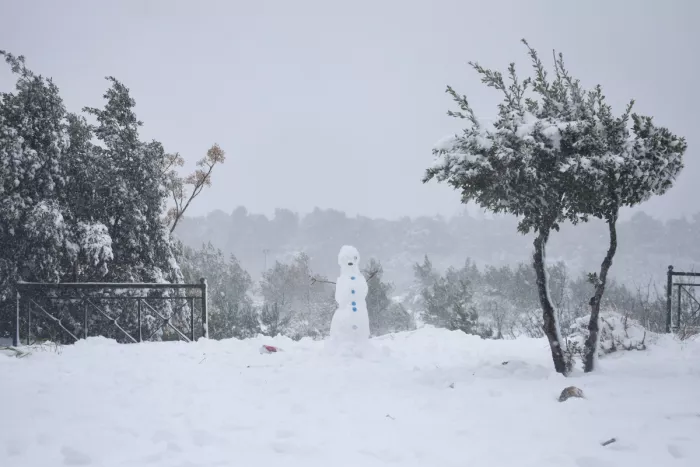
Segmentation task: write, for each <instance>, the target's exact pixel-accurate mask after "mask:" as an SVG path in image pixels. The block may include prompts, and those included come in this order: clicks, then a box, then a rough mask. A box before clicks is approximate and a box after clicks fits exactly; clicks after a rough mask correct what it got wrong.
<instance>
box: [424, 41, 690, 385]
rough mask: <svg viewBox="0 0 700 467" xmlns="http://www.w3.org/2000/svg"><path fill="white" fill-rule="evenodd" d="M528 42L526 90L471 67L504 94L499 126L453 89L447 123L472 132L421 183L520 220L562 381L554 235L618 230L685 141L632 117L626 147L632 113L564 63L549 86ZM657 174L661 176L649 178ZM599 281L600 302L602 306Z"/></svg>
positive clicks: (449, 142) (670, 171) (665, 179)
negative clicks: (583, 228) (587, 86)
mask: <svg viewBox="0 0 700 467" xmlns="http://www.w3.org/2000/svg"><path fill="white" fill-rule="evenodd" d="M523 42H524V43H525V45H526V46H527V47H528V51H529V55H530V58H531V60H532V64H533V69H534V74H535V76H534V77H528V78H526V79H524V80H521V79H520V78H519V77H518V75H517V74H516V71H515V65H514V64H512V63H511V64H510V66H509V68H508V73H507V75H508V76H507V78H504V76H503V74H502V73H501V72H499V71H493V70H489V69H486V68H483V67H482V66H481V65H479V64H478V63H471V62H470V64H471V66H472V67H473V68H474V69H475V70H476V71H477V72H478V73H479V74H480V75H481V78H482V82H483V83H485V84H486V85H487V86H488V87H492V88H495V89H497V90H499V91H500V92H501V93H502V94H503V98H504V100H503V102H502V103H501V104H499V106H498V118H497V119H496V120H495V121H493V122H488V121H485V120H479V119H478V118H477V117H476V115H475V114H474V112H473V110H472V108H471V106H470V105H469V102H468V100H467V98H466V97H465V96H461V95H459V94H458V93H457V92H456V91H454V90H453V89H452V88H451V87H449V86H448V88H447V92H448V93H449V94H450V95H451V96H452V97H453V99H454V101H455V102H456V103H457V105H458V107H459V111H457V112H453V111H449V112H448V114H449V115H450V116H453V117H456V118H460V119H464V120H466V121H467V122H468V127H467V128H466V129H465V130H464V131H463V132H462V134H460V135H455V136H452V137H449V138H446V139H445V140H444V141H442V142H441V143H440V144H439V145H438V146H437V147H436V148H435V149H434V154H435V156H436V159H435V163H434V165H433V166H432V167H430V168H429V169H428V170H427V171H426V175H425V177H424V182H427V181H429V180H431V179H436V180H438V181H440V182H445V183H447V184H449V185H450V186H452V187H453V188H455V189H457V190H460V191H461V192H462V200H463V202H465V203H466V202H469V201H474V202H476V203H477V204H479V205H480V206H482V207H483V208H486V209H488V210H491V211H493V212H495V213H502V212H504V213H509V214H513V215H515V216H518V217H519V224H518V230H519V231H520V232H521V233H529V232H534V234H535V239H534V255H533V265H534V269H535V273H536V276H537V290H538V295H539V300H540V304H541V306H542V314H543V322H544V332H545V334H546V336H547V338H548V339H549V343H550V349H551V352H552V359H553V361H554V367H555V369H556V371H558V372H560V373H566V371H567V370H566V365H565V361H564V355H563V351H562V345H561V336H560V330H559V326H558V323H557V316H556V312H555V309H554V305H553V303H552V300H551V297H550V294H549V288H548V278H547V274H546V263H545V261H546V259H545V258H546V255H545V251H546V244H547V241H548V239H549V236H550V234H551V232H552V231H556V230H559V226H560V224H561V223H562V222H566V221H569V222H572V223H574V224H575V223H578V222H580V221H586V220H587V219H588V218H589V217H592V216H595V217H601V218H604V219H606V220H608V219H610V220H613V219H614V220H613V222H612V224H614V221H615V220H616V219H617V210H618V209H619V207H620V206H624V205H633V204H636V203H638V202H640V201H642V200H644V199H646V198H648V196H650V195H651V194H652V193H661V192H663V191H665V190H666V189H668V187H669V186H670V184H671V183H672V180H673V178H674V177H675V175H676V174H677V172H678V170H680V167H681V166H682V164H681V163H680V156H681V155H682V153H683V151H684V150H685V141H684V140H683V139H681V138H677V137H675V136H674V135H672V134H670V133H669V132H668V130H665V129H660V128H656V127H654V126H653V125H652V124H651V119H650V118H648V117H638V116H633V120H634V122H635V124H634V127H633V134H634V136H633V137H630V136H629V134H628V131H629V130H628V125H627V123H628V118H629V115H630V111H631V105H630V106H629V107H628V108H627V110H626V111H625V113H624V114H623V115H622V116H621V117H613V116H612V114H611V111H610V107H609V106H608V105H607V104H605V103H604V100H603V96H602V92H601V89H600V87H596V88H595V89H594V90H593V91H585V90H583V89H582V88H581V86H580V83H579V81H578V80H575V79H573V78H572V77H571V76H570V75H569V74H568V72H567V70H566V69H565V67H564V63H563V59H562V56H561V55H559V58H558V59H557V60H556V63H555V73H554V76H553V77H552V78H551V79H549V78H548V75H547V72H546V71H545V69H544V66H543V65H542V63H541V61H540V59H539V57H538V55H537V53H536V51H535V50H534V49H532V48H531V47H530V46H529V45H528V44H527V42H525V41H524V40H523ZM642 156H643V157H642ZM654 169H656V171H657V173H652V171H653V170H654ZM658 172H661V174H659V173H658ZM659 176H660V177H661V178H660V179H659V178H656V177H659ZM654 178H656V179H655V180H654ZM612 233H613V231H611V234H612ZM612 240H613V238H612V237H611V243H614V242H612ZM612 254H614V249H612ZM612 254H611V253H610V252H609V253H608V255H607V256H606V260H605V261H604V264H603V267H602V268H601V271H602V270H603V269H604V270H605V273H607V270H608V269H609V266H610V263H611V261H612ZM608 258H609V259H608ZM602 279H603V280H602V281H600V282H599V283H597V284H598V285H597V286H596V287H597V289H596V296H595V297H597V296H599V295H600V296H602V292H603V288H604V279H605V278H604V277H603V278H602ZM598 280H600V278H598ZM601 283H603V285H602V286H601V285H600V284H601ZM595 297H594V300H598V299H596V298H595ZM593 306H594V304H593V300H592V307H593ZM593 319H597V317H592V320H593ZM592 328H593V329H592V332H591V334H592V335H594V334H595V329H594V326H593V327H592Z"/></svg>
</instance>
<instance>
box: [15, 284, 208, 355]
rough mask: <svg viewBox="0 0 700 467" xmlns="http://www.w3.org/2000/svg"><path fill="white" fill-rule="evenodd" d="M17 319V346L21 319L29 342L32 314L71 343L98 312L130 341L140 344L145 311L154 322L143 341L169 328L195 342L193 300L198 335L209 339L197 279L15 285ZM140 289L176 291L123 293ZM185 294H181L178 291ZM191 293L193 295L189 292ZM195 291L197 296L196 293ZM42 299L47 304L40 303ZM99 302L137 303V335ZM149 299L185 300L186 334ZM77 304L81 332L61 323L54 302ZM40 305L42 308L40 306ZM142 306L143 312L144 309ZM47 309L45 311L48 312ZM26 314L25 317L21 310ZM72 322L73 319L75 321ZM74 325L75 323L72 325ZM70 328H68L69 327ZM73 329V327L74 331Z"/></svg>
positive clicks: (204, 301) (203, 297)
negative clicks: (190, 281)
mask: <svg viewBox="0 0 700 467" xmlns="http://www.w3.org/2000/svg"><path fill="white" fill-rule="evenodd" d="M16 289H17V291H16V293H17V295H16V308H17V309H16V316H15V332H14V335H13V337H12V340H13V345H15V346H18V345H19V344H20V342H21V338H20V332H21V328H22V322H21V321H22V317H23V316H24V318H25V323H24V324H25V326H26V327H25V329H26V336H25V341H26V343H27V345H30V344H31V339H32V315H33V314H34V315H37V316H40V317H42V318H44V319H46V320H48V322H50V323H52V324H53V325H54V326H56V327H58V328H59V329H60V330H61V331H62V332H63V333H64V334H65V335H67V336H69V337H70V338H71V339H72V340H73V341H77V340H79V337H78V336H77V334H81V335H82V338H86V337H88V335H89V325H88V322H89V319H88V318H89V317H90V313H91V312H92V313H95V312H97V315H98V316H101V317H104V318H105V319H106V320H107V321H108V322H109V323H111V324H112V325H113V326H114V327H115V328H116V329H117V330H118V331H119V332H120V334H121V335H122V336H123V337H125V338H126V339H127V340H128V341H130V342H143V341H144V337H143V322H142V319H143V317H144V311H150V312H151V313H152V314H153V315H155V318H154V321H155V322H156V323H157V325H156V326H153V327H154V330H153V331H152V333H151V334H150V335H149V336H148V337H147V338H146V339H145V340H150V339H152V338H153V336H154V335H155V334H156V333H158V332H159V331H161V330H163V329H164V328H166V327H168V328H170V329H171V330H172V331H173V332H174V333H175V335H176V336H177V338H179V339H180V340H184V341H186V342H191V341H194V340H195V314H196V313H195V311H196V308H195V301H198V302H199V304H200V306H199V311H200V312H201V336H203V337H206V338H208V337H209V326H208V322H209V319H208V310H207V281H206V279H203V278H202V279H200V281H199V284H167V283H118V282H64V283H56V284H54V283H45V282H18V283H17V287H16ZM131 290H141V291H146V293H148V292H150V291H154V290H165V291H173V292H177V294H176V295H172V296H153V295H148V294H146V295H144V294H138V295H131V294H124V292H125V291H131ZM183 291H184V295H183V294H181V293H180V292H183ZM192 291H193V292H194V295H193V294H191V293H190V292H192ZM105 292H111V294H110V295H105V294H104V293H105ZM197 292H198V294H197ZM41 299H43V300H44V302H49V303H50V304H46V303H43V304H42V303H39V302H40V301H41ZM102 300H109V301H113V300H122V301H127V302H129V301H132V302H133V301H135V302H136V308H137V311H136V323H135V325H136V333H135V334H136V336H134V335H132V333H131V332H129V331H128V330H127V329H125V328H124V326H122V325H121V324H120V323H119V318H118V317H116V318H115V317H113V316H111V315H110V314H109V313H108V312H107V311H105V310H104V309H103V308H104V307H102V306H99V305H98V303H99V302H100V301H102ZM148 300H160V301H181V300H185V301H186V303H187V304H188V305H189V309H190V313H189V335H187V330H185V331H184V332H183V331H182V330H181V329H179V328H178V326H176V324H174V323H173V322H172V318H173V315H172V314H170V315H168V316H166V315H165V313H164V312H163V310H160V311H159V310H158V309H156V308H155V307H153V306H152V305H151V304H149V303H148ZM56 302H59V303H66V302H70V303H73V304H75V303H77V304H78V305H82V312H83V313H82V315H83V316H82V332H78V331H77V330H76V329H72V330H71V329H69V327H67V326H66V323H64V319H63V318H60V317H58V316H56V315H57V314H58V315H59V316H60V315H61V313H56V308H57V306H55V305H54V303H56ZM42 305H43V306H42ZM144 307H145V308H146V310H144ZM47 308H48V309H47ZM23 310H24V311H25V313H24V315H23V314H22V311H23ZM74 321H75V320H74ZM74 324H75V323H74ZM69 326H70V325H69ZM74 327H75V326H73V328H74Z"/></svg>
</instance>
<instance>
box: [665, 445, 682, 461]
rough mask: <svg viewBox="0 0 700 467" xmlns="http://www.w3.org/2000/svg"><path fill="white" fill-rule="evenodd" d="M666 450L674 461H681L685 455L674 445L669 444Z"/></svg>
mask: <svg viewBox="0 0 700 467" xmlns="http://www.w3.org/2000/svg"><path fill="white" fill-rule="evenodd" d="M666 449H668V453H669V454H671V456H673V457H674V458H675V459H683V458H684V457H685V454H684V453H683V450H682V449H681V448H680V446H676V445H675V444H669V445H668V446H666Z"/></svg>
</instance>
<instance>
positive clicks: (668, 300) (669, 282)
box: [666, 266, 673, 333]
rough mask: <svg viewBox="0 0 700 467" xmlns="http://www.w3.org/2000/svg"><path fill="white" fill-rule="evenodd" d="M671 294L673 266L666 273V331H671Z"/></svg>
mask: <svg viewBox="0 0 700 467" xmlns="http://www.w3.org/2000/svg"><path fill="white" fill-rule="evenodd" d="M672 295H673V266H669V267H668V272H667V273H666V332H667V333H670V332H671V313H672V311H671V297H672Z"/></svg>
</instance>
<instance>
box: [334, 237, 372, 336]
mask: <svg viewBox="0 0 700 467" xmlns="http://www.w3.org/2000/svg"><path fill="white" fill-rule="evenodd" d="M359 261H360V255H359V253H358V252H357V250H356V249H355V248H353V247H350V246H344V247H343V248H341V249H340V254H339V255H338V264H339V265H340V277H338V280H337V282H336V285H335V301H336V302H338V309H337V310H336V311H335V313H334V314H333V319H332V320H331V333H330V338H331V340H332V341H334V342H336V343H340V344H342V343H347V344H352V343H362V342H367V340H368V339H369V336H370V330H369V316H368V314H367V302H366V298H367V281H366V280H365V278H364V276H363V275H362V273H361V272H360V267H359V264H358V263H359Z"/></svg>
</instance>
